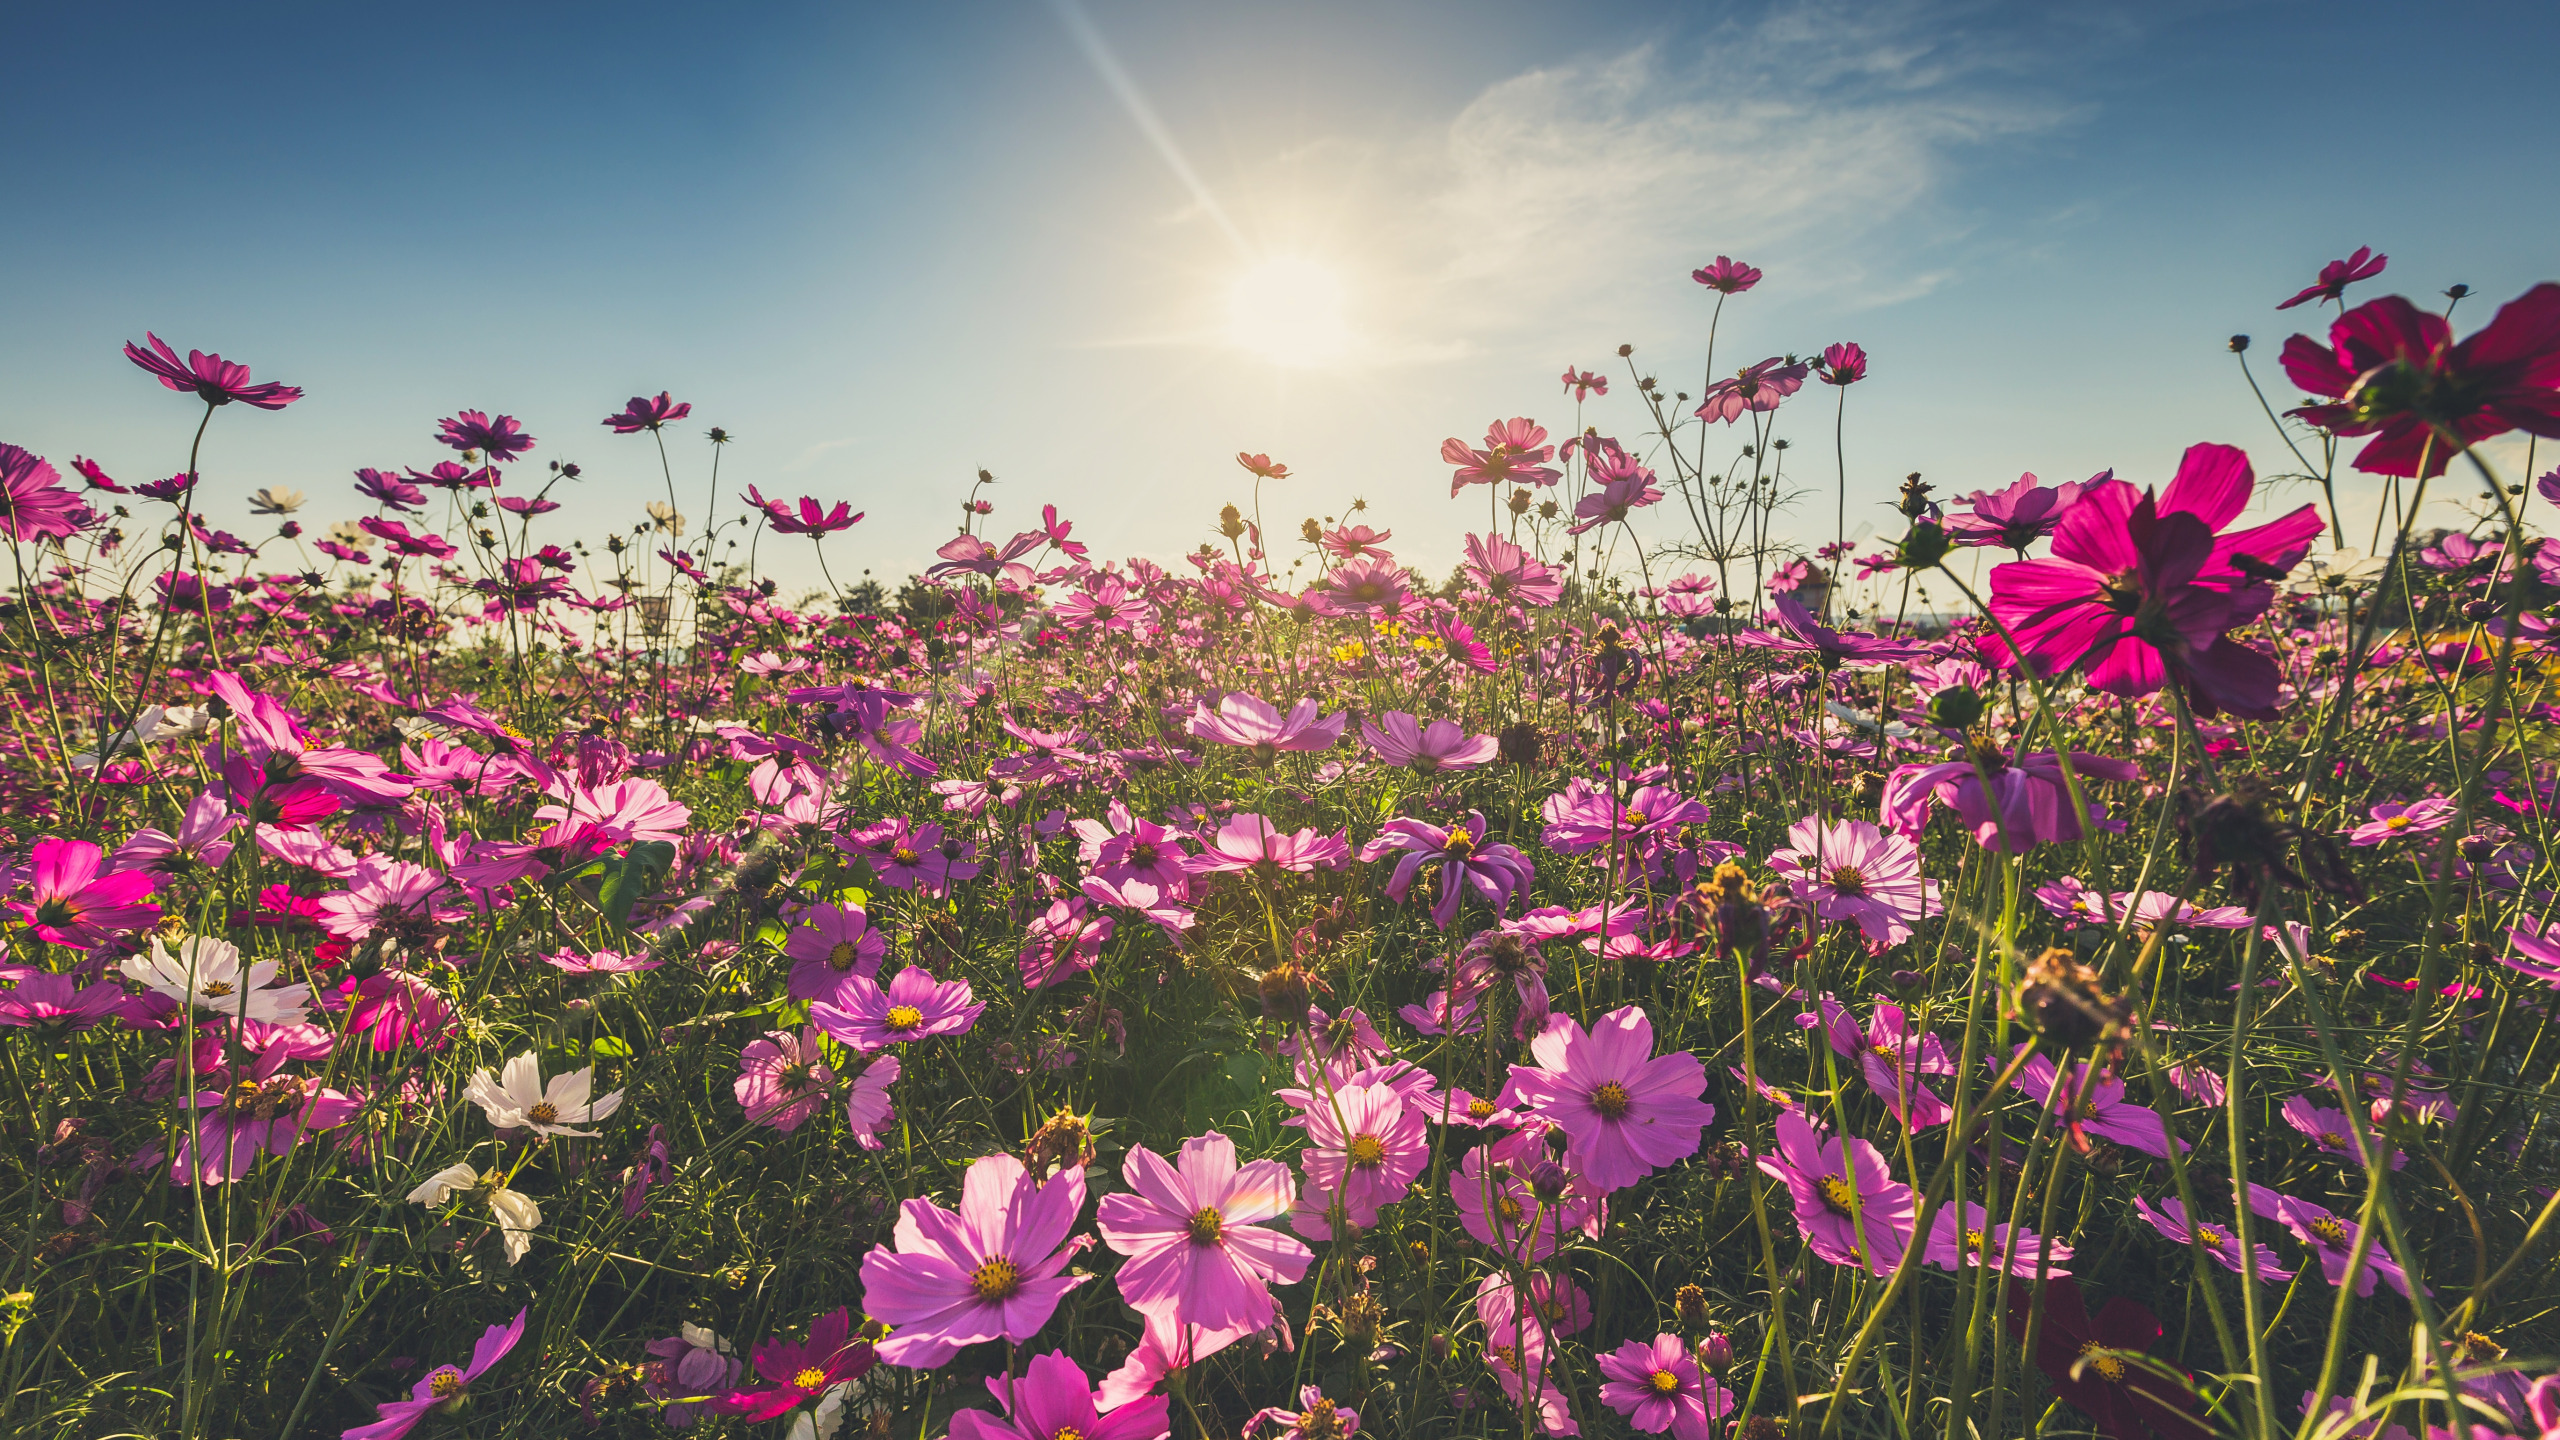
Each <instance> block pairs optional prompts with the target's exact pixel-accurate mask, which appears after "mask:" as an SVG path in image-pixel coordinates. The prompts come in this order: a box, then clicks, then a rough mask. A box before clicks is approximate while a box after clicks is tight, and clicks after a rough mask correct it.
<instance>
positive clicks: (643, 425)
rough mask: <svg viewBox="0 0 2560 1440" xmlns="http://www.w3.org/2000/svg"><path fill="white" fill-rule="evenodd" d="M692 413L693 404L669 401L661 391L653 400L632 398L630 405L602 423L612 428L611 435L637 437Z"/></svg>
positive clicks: (684, 401) (641, 397)
mask: <svg viewBox="0 0 2560 1440" xmlns="http://www.w3.org/2000/svg"><path fill="white" fill-rule="evenodd" d="M692 413H693V402H691V401H689V400H670V399H669V398H667V392H666V391H664V390H661V391H659V392H658V398H657V399H655V400H652V399H650V398H649V397H648V396H646V395H634V396H632V397H631V403H630V404H628V405H625V406H623V407H622V410H621V412H620V413H618V414H613V415H607V416H606V417H604V423H606V424H607V425H610V426H612V427H613V433H614V434H616V435H637V434H639V433H640V432H641V431H643V430H655V429H657V428H658V427H659V426H661V425H664V424H666V423H667V422H668V421H670V420H681V419H683V418H684V417H686V416H687V415H690V414H692Z"/></svg>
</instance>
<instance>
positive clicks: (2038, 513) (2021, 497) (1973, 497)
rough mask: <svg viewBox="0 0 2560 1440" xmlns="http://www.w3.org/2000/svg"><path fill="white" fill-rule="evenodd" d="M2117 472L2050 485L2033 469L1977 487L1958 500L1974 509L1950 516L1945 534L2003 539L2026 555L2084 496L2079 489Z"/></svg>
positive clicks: (1978, 540)
mask: <svg viewBox="0 0 2560 1440" xmlns="http://www.w3.org/2000/svg"><path fill="white" fill-rule="evenodd" d="M2114 478H2115V472H2114V471H2112V470H2107V471H2102V472H2100V473H2099V474H2096V475H2092V476H2090V477H2089V478H2088V479H2087V480H2085V481H2080V480H2072V481H2066V482H2064V483H2063V484H2060V485H2054V486H2049V487H2048V486H2045V485H2041V484H2039V483H2037V481H2036V477H2035V476H2034V475H2033V474H2032V473H2029V474H2025V475H2020V476H2019V477H2018V482H2017V483H2016V484H2014V485H2011V486H2010V487H2009V488H2007V489H2005V490H1976V491H1975V492H1973V493H1972V494H1970V495H1967V496H1965V497H1964V498H1963V499H1962V500H1961V501H1959V502H1958V503H1959V504H1963V505H1968V506H1971V507H1972V508H1971V509H1968V510H1958V511H1955V512H1953V513H1952V514H1950V515H1948V516H1947V518H1946V521H1945V529H1946V532H1947V538H1949V539H1951V540H1953V541H1955V542H1956V543H1957V544H1959V545H1999V546H2003V547H2005V548H2007V549H2011V550H2015V551H2017V552H2018V553H2019V554H2021V555H2023V554H2025V553H2026V549H2027V547H2028V546H2030V545H2033V544H2034V543H2036V542H2037V541H2038V540H2041V539H2043V538H2044V537H2046V536H2047V535H2050V534H2052V533H2053V529H2054V527H2055V526H2057V525H2059V524H2061V523H2062V517H2063V516H2065V515H2067V514H2069V513H2070V512H2071V507H2072V506H2074V505H2076V504H2078V503H2079V502H2080V495H2081V492H2083V491H2085V490H2089V489H2092V488H2094V487H2096V486H2100V485H2104V484H2106V483H2107V482H2109V481H2111V480H2113V479H2114Z"/></svg>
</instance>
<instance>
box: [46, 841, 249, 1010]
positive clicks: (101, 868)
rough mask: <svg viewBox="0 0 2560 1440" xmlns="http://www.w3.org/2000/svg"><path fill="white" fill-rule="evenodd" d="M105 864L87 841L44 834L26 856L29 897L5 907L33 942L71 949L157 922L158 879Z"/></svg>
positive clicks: (94, 847) (142, 871) (145, 873)
mask: <svg viewBox="0 0 2560 1440" xmlns="http://www.w3.org/2000/svg"><path fill="white" fill-rule="evenodd" d="M106 865H107V859H106V852H105V851H103V850H101V849H99V848H98V847H97V846H95V845H92V844H90V843H89V842H88V841H86V840H65V839H62V838H60V837H59V836H53V835H48V836H46V837H45V838H43V839H41V840H38V841H37V842H36V843H35V846H34V848H33V849H32V850H31V851H29V852H28V856H27V871H26V874H27V881H28V884H29V886H30V887H31V890H32V893H31V894H30V895H29V896H28V897H27V898H26V899H24V900H12V901H10V902H9V909H10V911H11V913H13V914H15V915H16V916H17V917H18V918H19V919H20V920H23V921H25V922H26V924H27V927H28V929H29V930H30V931H31V932H32V933H33V934H34V935H35V937H36V938H37V939H39V940H43V941H46V942H48V943H51V944H55V945H61V946H66V947H68V948H70V949H73V950H87V949H90V948H92V947H94V946H97V945H100V944H103V943H104V942H106V941H108V940H110V939H113V938H114V937H116V936H118V935H121V934H125V933H127V932H130V931H134V930H139V929H141V928H143V927H144V926H146V925H149V924H151V923H152V922H153V921H156V920H158V919H159V918H160V907H159V906H157V905H154V904H152V903H151V900H150V895H151V892H152V891H153V890H154V889H156V888H158V886H159V883H160V881H159V877H158V876H157V875H155V874H153V873H151V872H149V871H146V870H123V871H109V870H108V869H107V868H106ZM154 944H155V946H156V944H157V942H156V941H155V942H154ZM234 953H235V954H236V953H237V952H234ZM128 963H130V962H128ZM261 983H263V982H261Z"/></svg>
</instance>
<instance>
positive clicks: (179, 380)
mask: <svg viewBox="0 0 2560 1440" xmlns="http://www.w3.org/2000/svg"><path fill="white" fill-rule="evenodd" d="M143 338H144V339H146V340H149V341H150V342H151V348H150V349H148V350H145V349H143V348H142V347H141V346H139V345H136V344H134V343H133V342H132V341H130V340H128V341H126V342H125V347H124V358H126V359H127V360H130V361H132V362H133V363H134V364H136V365H139V366H141V367H142V368H143V369H145V370H148V371H150V372H151V373H152V374H153V375H156V376H158V377H159V379H160V383H161V384H162V385H165V386H167V387H168V388H170V389H172V390H176V391H180V392H182V393H192V394H194V395H195V396H196V397H197V398H199V399H201V400H203V401H204V403H206V404H207V405H228V404H230V403H231V402H232V401H234V400H237V401H239V402H240V403H242V404H244V405H255V406H257V407H258V408H259V409H261V410H281V409H283V408H284V407H286V406H287V405H290V404H292V403H293V402H294V401H296V400H299V399H301V398H302V390H301V388H300V387H298V386H293V385H279V384H276V383H275V382H274V381H272V380H270V381H268V382H267V383H266V384H263V385H252V384H250V383H249V367H248V366H246V365H235V364H233V363H231V362H230V361H228V360H225V359H223V358H222V357H221V356H219V355H209V354H206V353H205V352H204V351H202V350H190V351H188V352H187V359H186V363H184V364H180V363H179V362H178V352H177V351H175V350H172V349H170V348H169V342H167V341H166V340H163V339H161V338H160V337H159V336H157V335H153V334H151V333H150V332H148V331H145V332H144V333H143ZM413 1423H414V1422H413Z"/></svg>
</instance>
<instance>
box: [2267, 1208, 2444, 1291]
mask: <svg viewBox="0 0 2560 1440" xmlns="http://www.w3.org/2000/svg"><path fill="white" fill-rule="evenodd" d="M2249 1208H2250V1210H2252V1211H2254V1212H2255V1213H2257V1214H2260V1215H2263V1216H2265V1217H2267V1218H2268V1219H2270V1220H2274V1221H2276V1222H2278V1223H2279V1224H2281V1225H2283V1226H2284V1228H2286V1229H2287V1230H2290V1231H2292V1232H2293V1238H2295V1239H2297V1240H2299V1241H2301V1242H2302V1243H2303V1244H2305V1245H2307V1246H2309V1247H2310V1248H2311V1252H2312V1253H2313V1254H2315V1255H2317V1256H2319V1257H2320V1274H2321V1277H2322V1278H2323V1279H2325V1280H2327V1281H2328V1282H2329V1283H2330V1284H2331V1285H2336V1284H2339V1283H2340V1282H2342V1281H2344V1280H2345V1279H2346V1278H2347V1264H2348V1262H2349V1261H2350V1260H2352V1259H2353V1258H2354V1257H2355V1248H2356V1242H2357V1240H2358V1239H2359V1238H2360V1237H2362V1235H2363V1234H2364V1227H2363V1226H2361V1225H2359V1224H2357V1223H2356V1222H2355V1221H2353V1220H2350V1219H2348V1218H2346V1217H2345V1216H2343V1215H2339V1214H2335V1213H2333V1212H2331V1211H2329V1210H2327V1209H2325V1208H2323V1207H2321V1206H2318V1205H2314V1204H2312V1203H2311V1202H2310V1201H2308V1200H2297V1199H2295V1198H2294V1197H2292V1196H2290V1195H2284V1194H2279V1193H2277V1192H2276V1191H2273V1190H2270V1189H2268V1188H2267V1187H2266V1186H2264V1185H2251V1186H2250V1187H2249ZM2377 1275H2379V1276H2380V1277H2382V1278H2383V1279H2384V1280H2386V1281H2389V1282H2390V1284H2391V1288H2392V1289H2394V1290H2397V1291H2399V1292H2400V1293H2401V1295H2402V1296H2404V1297H2405V1296H2407V1295H2408V1294H2409V1272H2408V1271H2406V1270H2403V1269H2401V1268H2400V1262H2399V1261H2397V1260H2395V1259H2393V1258H2392V1257H2391V1247H2389V1246H2387V1245H2385V1244H2383V1243H2382V1241H2381V1237H2379V1236H2376V1237H2375V1239H2374V1243H2373V1244H2372V1245H2371V1246H2370V1247H2368V1248H2367V1249H2366V1251H2365V1257H2364V1268H2363V1269H2362V1270H2360V1271H2358V1272H2357V1274H2356V1294H2357V1295H2358V1296H2359V1297H2361V1296H2366V1295H2370V1294H2372V1293H2373V1281H2374V1277H2375V1276H2377ZM2427 1293H2429V1294H2431V1295H2432V1294H2434V1293H2435V1292H2434V1291H2432V1290H2430V1291H2428V1292H2427Z"/></svg>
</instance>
